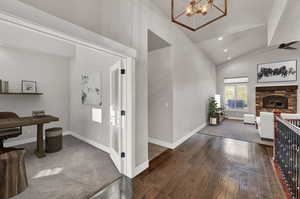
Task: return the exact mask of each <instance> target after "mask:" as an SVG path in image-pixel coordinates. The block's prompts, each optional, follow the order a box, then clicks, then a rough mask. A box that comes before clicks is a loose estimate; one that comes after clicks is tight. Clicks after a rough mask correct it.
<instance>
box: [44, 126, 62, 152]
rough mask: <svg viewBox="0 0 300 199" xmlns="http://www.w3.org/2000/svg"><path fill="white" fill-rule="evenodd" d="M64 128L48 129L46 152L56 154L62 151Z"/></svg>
mask: <svg viewBox="0 0 300 199" xmlns="http://www.w3.org/2000/svg"><path fill="white" fill-rule="evenodd" d="M62 143H63V136H62V128H58V127H56V128H50V129H46V152H47V153H54V152H58V151H60V150H61V149H62Z"/></svg>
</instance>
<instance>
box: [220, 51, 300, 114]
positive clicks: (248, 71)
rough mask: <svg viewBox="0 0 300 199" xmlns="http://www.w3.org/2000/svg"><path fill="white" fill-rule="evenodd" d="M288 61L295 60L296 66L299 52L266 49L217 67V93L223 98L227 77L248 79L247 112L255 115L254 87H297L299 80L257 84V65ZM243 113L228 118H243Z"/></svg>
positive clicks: (299, 90)
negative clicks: (244, 77) (245, 77)
mask: <svg viewBox="0 0 300 199" xmlns="http://www.w3.org/2000/svg"><path fill="white" fill-rule="evenodd" d="M290 59H297V60H298V64H299V60H300V51H299V50H295V51H290V50H279V49H275V48H268V49H262V50H258V51H256V52H254V53H251V54H248V55H245V56H242V57H240V58H237V59H235V60H232V61H230V62H228V63H225V64H223V65H220V66H218V67H217V92H218V93H219V94H221V95H222V96H224V78H228V77H241V76H247V77H249V83H248V100H249V111H248V112H250V113H253V114H255V109H256V107H255V88H256V86H275V85H276V86H278V85H295V84H297V85H298V86H299V80H298V81H294V82H280V83H257V75H256V74H257V64H260V63H268V62H276V61H284V60H290ZM297 75H298V78H299V77H300V70H299V67H298V74H297ZM299 92H300V89H298V112H299V111H300V106H299V102H300V99H299V96H300V95H299ZM223 102H224V101H222V103H223ZM244 113H245V112H228V116H229V117H243V114H244Z"/></svg>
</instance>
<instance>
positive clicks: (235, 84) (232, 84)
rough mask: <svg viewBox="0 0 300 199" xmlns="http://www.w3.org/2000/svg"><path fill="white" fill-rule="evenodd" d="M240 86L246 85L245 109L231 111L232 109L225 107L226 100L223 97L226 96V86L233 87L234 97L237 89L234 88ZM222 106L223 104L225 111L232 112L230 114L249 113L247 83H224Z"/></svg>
mask: <svg viewBox="0 0 300 199" xmlns="http://www.w3.org/2000/svg"><path fill="white" fill-rule="evenodd" d="M240 85H246V90H247V108H245V109H232V108H228V107H227V106H226V100H225V95H226V86H234V87H235V88H234V95H235V97H236V96H237V95H236V92H237V89H236V87H237V86H240ZM223 104H224V107H225V111H232V112H249V86H248V82H241V83H224V97H223Z"/></svg>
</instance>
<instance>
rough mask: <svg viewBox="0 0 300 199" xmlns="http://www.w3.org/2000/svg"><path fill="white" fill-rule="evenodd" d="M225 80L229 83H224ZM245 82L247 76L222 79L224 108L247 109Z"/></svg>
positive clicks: (246, 87)
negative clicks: (223, 84)
mask: <svg viewBox="0 0 300 199" xmlns="http://www.w3.org/2000/svg"><path fill="white" fill-rule="evenodd" d="M226 82H230V83H226ZM231 82H232V83H231ZM247 82H248V78H231V79H224V83H225V91H224V92H225V94H224V104H225V108H226V109H230V110H247V109H248V85H247Z"/></svg>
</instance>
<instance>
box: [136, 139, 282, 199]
mask: <svg viewBox="0 0 300 199" xmlns="http://www.w3.org/2000/svg"><path fill="white" fill-rule="evenodd" d="M271 152H272V148H270V147H265V146H262V145H259V144H256V143H249V142H243V141H238V140H232V139H226V138H222V137H215V136H207V135H202V134H196V135H194V136H193V137H192V138H191V139H189V140H187V141H186V142H185V143H184V144H182V145H181V146H179V147H178V148H177V149H175V150H174V151H172V152H170V154H169V155H168V156H167V158H163V159H164V161H161V162H160V163H159V164H156V168H154V169H153V168H151V169H149V170H147V171H145V172H143V173H142V174H140V175H139V176H137V177H136V178H135V179H134V180H133V182H132V186H133V198H136V199H154V198H155V199H258V198H259V199H283V198H284V196H283V192H282V190H281V187H280V185H279V182H278V180H277V178H276V177H275V174H274V171H273V168H272V165H271V162H270V157H271Z"/></svg>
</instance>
